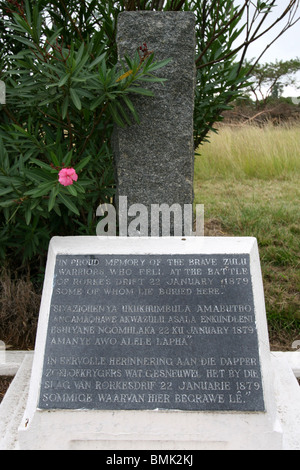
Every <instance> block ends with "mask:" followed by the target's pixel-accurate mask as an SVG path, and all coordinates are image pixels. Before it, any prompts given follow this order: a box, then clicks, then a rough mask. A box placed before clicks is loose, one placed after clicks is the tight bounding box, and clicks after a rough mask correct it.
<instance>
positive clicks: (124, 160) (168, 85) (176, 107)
mask: <svg viewBox="0 0 300 470" xmlns="http://www.w3.org/2000/svg"><path fill="white" fill-rule="evenodd" d="M194 31H195V19H194V14H193V13H192V12H152V11H151V12H148V11H142V12H124V13H122V14H120V16H119V22H118V35H117V43H118V53H119V57H120V58H121V57H123V56H124V55H125V54H127V55H129V56H130V57H132V56H133V55H134V53H135V52H136V50H137V48H138V47H139V46H140V45H141V44H143V43H146V44H147V47H148V49H149V50H151V51H154V53H155V60H159V61H160V60H164V59H166V58H171V59H172V61H171V62H169V63H168V64H167V65H166V66H165V67H163V68H161V69H159V70H157V71H156V72H154V73H157V74H158V76H159V77H161V78H167V79H168V81H167V82H165V84H164V85H162V84H157V83H155V84H152V83H149V84H148V83H147V88H148V89H151V90H153V91H154V93H155V96H154V97H148V96H141V95H135V96H132V97H131V99H132V101H133V103H134V106H135V108H136V110H137V113H138V115H139V117H140V120H141V124H140V125H138V124H134V125H132V126H129V127H127V128H125V129H121V128H117V129H116V132H115V138H114V153H115V161H116V177H117V196H127V197H128V205H131V204H134V203H140V204H145V205H146V206H149V205H150V204H162V203H166V204H169V205H170V206H171V205H172V204H173V203H178V204H181V205H183V204H191V203H192V202H193V172H194V148H193V110H194V85H195V62H194V59H195V33H194ZM148 85H149V86H148ZM144 87H145V85H144ZM117 200H118V198H117Z"/></svg>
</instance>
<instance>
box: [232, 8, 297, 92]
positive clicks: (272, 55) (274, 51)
mask: <svg viewBox="0 0 300 470" xmlns="http://www.w3.org/2000/svg"><path fill="white" fill-rule="evenodd" d="M236 1H237V3H239V4H242V3H244V2H243V1H242V0H236ZM288 4H289V1H288V0H278V6H277V7H275V8H274V10H273V12H272V13H270V21H271V22H272V21H275V20H276V18H277V17H278V16H280V14H281V13H282V12H283V11H284V8H285V7H286V6H288ZM296 16H297V17H299V16H300V7H299V8H298V11H297V15H296ZM285 21H286V20H283V21H282V22H281V23H279V25H276V26H275V27H274V29H272V30H271V32H269V33H267V34H266V35H265V36H263V37H262V38H261V39H258V40H257V41H256V42H255V43H253V44H252V45H251V46H250V47H249V52H248V54H247V58H248V59H249V60H250V59H252V58H254V57H258V56H259V55H260V53H261V52H262V50H263V49H264V48H265V47H266V46H267V45H268V44H269V43H270V42H271V41H272V40H273V38H274V37H276V36H277V34H278V33H279V32H280V31H281V29H282V28H283V27H284V25H285ZM297 57H300V21H298V23H296V24H295V25H294V26H292V27H291V28H290V29H289V30H288V31H286V32H285V33H284V34H283V35H282V36H281V37H280V38H279V39H277V41H276V42H275V43H274V44H273V45H272V46H271V47H270V48H269V49H268V50H267V51H266V53H265V54H264V55H263V57H262V58H261V60H260V63H261V64H264V63H267V62H275V61H276V60H290V59H296V58H297ZM297 81H298V86H299V87H300V72H298V74H297ZM283 96H294V97H299V96H300V89H297V88H295V87H286V88H285V90H284V93H283Z"/></svg>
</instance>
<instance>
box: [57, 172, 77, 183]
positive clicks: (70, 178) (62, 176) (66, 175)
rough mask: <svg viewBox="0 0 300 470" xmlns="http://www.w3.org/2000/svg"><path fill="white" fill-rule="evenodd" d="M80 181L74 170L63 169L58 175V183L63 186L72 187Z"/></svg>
mask: <svg viewBox="0 0 300 470" xmlns="http://www.w3.org/2000/svg"><path fill="white" fill-rule="evenodd" d="M77 180H78V175H77V173H76V171H75V170H74V168H63V169H62V170H60V172H59V173H58V181H59V182H60V184H62V185H63V186H70V185H71V184H73V183H74V181H77Z"/></svg>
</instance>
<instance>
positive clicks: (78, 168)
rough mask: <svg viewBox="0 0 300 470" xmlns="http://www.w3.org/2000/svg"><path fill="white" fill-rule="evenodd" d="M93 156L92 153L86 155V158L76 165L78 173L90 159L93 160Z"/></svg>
mask: <svg viewBox="0 0 300 470" xmlns="http://www.w3.org/2000/svg"><path fill="white" fill-rule="evenodd" d="M91 158H92V156H91V155H90V156H89V157H86V158H83V159H82V160H81V162H79V163H78V164H77V165H75V167H74V168H75V170H76V173H78V172H79V171H81V170H82V169H83V168H84V167H85V166H86V165H87V164H88V163H89V161H90V160H91Z"/></svg>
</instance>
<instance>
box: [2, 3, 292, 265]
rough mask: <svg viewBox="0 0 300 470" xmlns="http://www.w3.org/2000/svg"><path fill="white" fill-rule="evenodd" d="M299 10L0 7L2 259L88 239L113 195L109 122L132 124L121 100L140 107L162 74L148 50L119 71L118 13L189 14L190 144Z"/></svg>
mask: <svg viewBox="0 0 300 470" xmlns="http://www.w3.org/2000/svg"><path fill="white" fill-rule="evenodd" d="M299 1H300V0H281V2H280V6H276V0H265V1H261V0H240V1H239V2H238V1H233V0H195V1H193V0H190V1H187V0H165V1H164V0H119V1H117V0H108V1H106V2H102V1H100V0H68V1H66V0H51V1H48V0H35V1H34V2H31V1H29V0H6V1H4V0H0V11H1V16H0V18H1V20H0V47H1V55H0V79H1V80H3V81H5V83H6V88H7V102H6V105H4V106H1V107H0V208H1V213H0V237H1V244H0V256H2V257H5V256H7V255H10V254H11V253H12V252H13V253H14V258H15V259H19V258H18V257H21V259H23V261H24V260H26V259H34V257H36V256H37V255H41V254H43V253H44V252H45V251H46V247H47V244H48V240H49V238H50V236H52V235H53V234H56V235H58V234H61V235H65V234H68V235H72V234H89V233H92V234H94V233H95V225H96V219H95V210H96V208H97V207H98V205H99V204H100V203H101V202H105V200H108V199H109V198H110V197H111V196H112V195H113V190H114V171H113V159H112V150H111V146H110V136H111V133H112V129H113V125H120V126H122V125H130V124H131V122H136V121H138V116H137V114H136V112H135V109H134V107H133V105H132V102H131V100H130V96H131V93H141V94H143V95H145V99H147V95H149V94H150V93H149V92H148V90H147V86H146V85H147V81H146V80H149V79H150V80H156V81H158V82H159V72H158V75H157V73H156V72H155V73H154V74H153V73H152V72H153V71H156V70H157V69H158V68H159V67H161V66H163V65H164V64H157V63H155V51H154V57H153V55H151V56H145V57H143V56H142V57H141V56H140V55H138V54H136V56H135V57H131V58H129V57H128V58H127V59H126V61H124V63H123V66H122V67H123V70H119V69H118V68H117V50H116V41H115V37H116V28H117V21H118V14H119V13H120V12H121V11H124V10H143V9H146V10H164V11H166V10H173V11H179V10H191V11H193V12H194V14H195V16H196V21H197V27H196V41H197V45H196V57H195V62H196V69H197V86H196V96H195V116H194V123H195V129H194V137H195V139H194V140H195V147H198V145H199V144H201V143H202V142H203V141H204V140H205V139H207V135H208V133H209V132H210V131H211V130H212V129H213V126H214V123H215V122H217V121H219V120H221V119H222V112H223V111H224V110H225V109H227V108H228V107H230V104H231V103H232V102H233V101H234V100H235V99H236V98H237V97H238V96H239V95H240V94H241V93H242V91H243V90H244V88H245V87H246V86H247V81H248V80H249V78H250V77H251V74H252V72H253V70H254V67H255V65H256V64H255V63H254V64H251V65H249V64H246V62H245V57H246V54H247V51H248V47H249V45H250V44H251V43H252V42H254V41H256V40H258V39H259V38H261V37H262V36H263V35H264V34H265V33H267V32H269V31H270V30H272V28H273V27H274V26H276V25H277V24H279V23H281V24H282V29H281V32H280V33H279V34H278V33H277V34H276V35H275V37H274V41H275V40H276V38H277V37H279V35H280V34H283V33H284V32H285V31H286V30H287V29H288V28H290V27H292V26H293V25H294V24H295V23H296V22H297V21H298V19H299V18H297V17H296V12H297V10H298V6H299ZM275 8H276V9H277V10H278V17H277V19H276V20H275V21H273V23H272V24H271V25H270V24H267V20H268V18H269V16H270V12H271V11H273V10H274V9H275ZM274 41H272V42H274ZM138 46H139V45H137V47H138ZM263 52H264V51H262V54H263ZM262 54H261V55H262ZM261 55H260V57H261ZM260 57H259V58H258V59H257V60H259V59H260ZM68 167H72V168H74V169H75V170H76V171H77V173H78V174H79V178H78V180H77V181H74V184H72V185H70V186H67V187H63V186H62V185H60V184H59V182H58V172H59V171H60V170H61V169H63V168H68ZM42 263H43V260H42Z"/></svg>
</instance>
